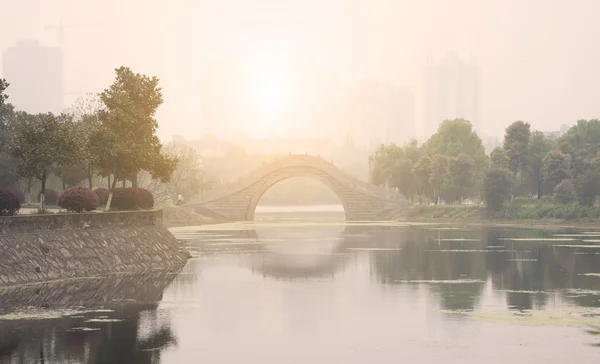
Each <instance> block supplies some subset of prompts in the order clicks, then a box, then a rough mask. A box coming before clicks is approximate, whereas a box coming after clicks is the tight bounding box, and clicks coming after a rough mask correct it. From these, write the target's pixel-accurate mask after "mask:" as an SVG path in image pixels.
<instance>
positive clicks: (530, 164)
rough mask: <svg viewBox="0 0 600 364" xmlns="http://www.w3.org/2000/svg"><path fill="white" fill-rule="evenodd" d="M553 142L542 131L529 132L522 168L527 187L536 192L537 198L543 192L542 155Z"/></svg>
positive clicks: (544, 154) (550, 147)
mask: <svg viewBox="0 0 600 364" xmlns="http://www.w3.org/2000/svg"><path fill="white" fill-rule="evenodd" d="M553 144H554V143H553V141H552V140H550V139H549V138H548V137H546V136H545V135H544V133H542V132H539V131H534V132H533V133H532V134H531V140H530V141H529V145H528V151H527V156H526V157H525V164H524V169H525V174H526V181H527V183H528V185H529V187H530V188H529V189H530V190H531V191H532V192H533V193H535V194H536V196H537V198H538V199H540V198H541V197H542V194H543V192H544V184H545V175H544V157H545V156H546V154H547V153H548V152H549V151H550V149H552V147H553ZM550 191H552V190H550Z"/></svg>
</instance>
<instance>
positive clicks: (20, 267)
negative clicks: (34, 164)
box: [0, 211, 189, 286]
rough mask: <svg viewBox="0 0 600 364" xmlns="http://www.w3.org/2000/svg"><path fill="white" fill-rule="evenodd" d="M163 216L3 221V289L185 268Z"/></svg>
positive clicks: (0, 245)
mask: <svg viewBox="0 0 600 364" xmlns="http://www.w3.org/2000/svg"><path fill="white" fill-rule="evenodd" d="M161 220H162V213H161V211H140V212H108V213H88V214H55V215H52V214H49V215H41V216H14V217H0V286H13V285H19V284H24V283H33V282H43V281H50V280H56V279H64V278H73V277H87V276H94V275H103V274H107V273H114V272H138V271H142V270H150V269H165V268H169V267H182V266H183V265H184V264H185V262H186V261H187V259H188V258H189V253H188V252H187V251H186V250H185V247H184V246H183V244H182V243H180V242H178V241H177V240H176V239H175V237H173V235H172V234H171V233H170V232H169V231H168V230H167V229H166V228H165V227H164V226H163V225H162V222H161Z"/></svg>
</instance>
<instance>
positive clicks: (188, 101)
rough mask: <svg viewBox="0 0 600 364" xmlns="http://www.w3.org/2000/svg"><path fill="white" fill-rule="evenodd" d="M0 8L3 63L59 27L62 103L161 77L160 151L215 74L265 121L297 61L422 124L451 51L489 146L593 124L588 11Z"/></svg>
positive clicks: (508, 0) (305, 4)
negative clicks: (510, 130)
mask: <svg viewBox="0 0 600 364" xmlns="http://www.w3.org/2000/svg"><path fill="white" fill-rule="evenodd" d="M0 9H2V22H0V51H4V50H6V49H7V48H8V47H11V46H14V45H15V44H16V42H17V40H20V39H38V40H40V41H41V42H42V43H43V44H45V45H59V36H58V32H57V30H56V28H55V27H54V28H53V26H56V25H58V24H59V23H60V22H61V19H62V23H63V24H64V38H63V46H64V57H65V64H64V67H65V88H66V90H65V91H66V92H67V93H68V94H70V95H67V97H66V101H67V102H70V101H73V100H74V98H75V97H76V94H77V93H87V92H100V91H102V90H103V89H104V88H106V87H108V85H109V84H110V83H111V82H112V80H113V78H114V68H116V67H119V66H121V65H125V66H129V67H131V68H132V69H133V70H134V71H136V72H141V73H145V74H148V75H152V76H157V77H158V78H159V79H160V80H161V86H162V87H163V94H164V100H165V102H164V104H163V105H162V106H161V108H160V109H159V112H158V114H157V118H158V121H159V125H160V128H159V135H160V137H161V138H162V139H163V140H169V139H170V138H171V136H172V135H174V134H180V135H184V136H188V137H193V136H196V135H198V136H199V134H200V133H203V132H210V131H211V130H212V129H213V126H212V125H210V122H209V121H207V120H201V116H200V115H201V113H200V111H199V104H200V102H199V98H200V97H201V91H200V87H199V85H200V84H201V83H202V82H203V77H204V76H203V75H204V74H205V73H206V72H207V70H210V69H211V67H212V66H214V65H215V64H230V65H233V66H234V67H238V68H250V69H252V70H253V71H252V74H253V77H254V78H257V79H258V81H257V82H255V83H253V85H255V86H256V88H255V89H254V90H250V91H249V92H250V93H252V94H257V95H259V96H258V98H257V99H256V100H255V101H256V102H257V103H258V104H259V105H260V104H261V103H262V104H266V106H265V107H264V108H265V110H263V111H265V112H269V111H273V110H269V106H270V107H271V108H272V109H273V108H274V104H275V103H278V102H279V103H281V102H284V101H285V100H281V99H285V97H276V96H273V95H274V94H277V90H279V88H281V87H283V86H281V85H280V84H277V82H275V83H274V82H273V80H279V79H281V77H280V76H277V72H279V73H280V74H281V73H282V72H281V69H282V67H283V68H285V65H287V64H289V62H294V61H295V60H298V59H306V60H310V61H311V62H312V63H313V64H315V65H316V66H317V67H319V68H320V69H322V70H325V71H326V72H331V73H332V74H335V75H336V77H337V78H339V79H340V80H342V82H343V83H344V84H348V85H351V84H356V83H360V82H361V81H365V80H371V81H376V82H381V83H389V84H392V85H395V86H398V87H410V88H412V89H413V90H414V92H415V113H416V115H415V118H416V121H417V124H418V123H419V121H420V118H421V115H422V110H423V105H422V103H423V100H422V97H421V95H422V93H423V91H422V81H423V68H424V67H425V65H426V64H427V63H428V62H430V61H432V60H433V61H435V60H439V59H441V58H442V57H444V56H445V55H446V54H447V53H449V52H456V53H457V54H458V55H459V56H460V57H462V58H464V59H465V60H469V61H473V62H475V63H476V64H477V65H478V67H479V69H480V88H481V95H480V96H481V120H480V125H481V126H482V130H483V131H484V132H485V133H487V134H492V135H499V136H500V135H502V134H503V131H504V128H505V127H506V126H507V125H508V124H510V123H511V122H513V121H515V120H525V121H528V122H530V123H531V124H532V126H533V128H535V129H540V130H558V129H559V128H560V126H561V125H562V124H573V123H575V121H576V120H577V119H582V118H585V119H588V118H593V117H600V102H598V100H600V91H599V88H598V85H600V67H598V65H599V64H600V47H598V41H599V40H600V27H598V26H597V14H600V1H597V0H570V1H567V0H452V1H450V0H419V1H417V0H410V1H409V0H345V1H344V0H219V1H208V0H170V1H164V0H127V1H123V0H104V1H91V0H19V1H16V0H0ZM47 26H50V28H47ZM282 65H284V66H282ZM0 69H1V68H0ZM288 72H289V70H288ZM274 75H275V76H274ZM8 81H9V82H10V80H8ZM260 95H262V96H260ZM250 102H251V101H250ZM263 106H264V105H263ZM247 129H249V130H250V129H252V127H251V126H249V127H248V128H247Z"/></svg>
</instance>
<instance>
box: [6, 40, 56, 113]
mask: <svg viewBox="0 0 600 364" xmlns="http://www.w3.org/2000/svg"><path fill="white" fill-rule="evenodd" d="M2 60H3V62H2V63H3V77H4V78H6V80H7V81H8V82H9V83H10V87H9V88H8V90H7V93H8V95H9V96H10V98H9V101H10V103H12V104H13V105H14V106H15V107H16V108H17V109H19V110H24V111H27V112H29V113H45V112H52V113H60V112H61V111H62V110H63V69H62V61H63V60H62V52H61V50H60V48H55V47H45V46H42V45H40V43H39V42H37V41H20V42H19V43H18V44H17V46H16V47H12V48H9V49H8V50H7V51H6V52H4V54H3V56H2Z"/></svg>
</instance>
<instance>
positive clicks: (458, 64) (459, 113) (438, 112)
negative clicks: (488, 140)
mask: <svg viewBox="0 0 600 364" xmlns="http://www.w3.org/2000/svg"><path fill="white" fill-rule="evenodd" d="M424 76H425V77H424V95H423V96H424V100H423V101H424V102H423V106H424V108H425V109H424V110H423V119H424V120H423V121H424V122H423V132H424V134H425V135H424V136H425V137H426V138H428V137H429V136H430V135H431V134H433V133H435V132H436V131H437V128H438V126H439V125H440V123H441V122H442V121H444V120H446V119H456V118H462V119H466V120H469V121H470V122H471V123H472V124H473V127H474V128H475V129H476V130H478V131H479V127H480V125H479V121H480V120H479V70H478V69H477V67H476V66H475V65H472V64H468V63H466V62H464V61H462V60H461V59H459V58H458V57H457V56H456V55H455V54H454V53H450V54H449V55H448V56H446V57H445V58H444V59H443V60H442V61H441V62H440V63H439V64H436V65H429V66H427V67H426V68H425V75H424Z"/></svg>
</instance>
